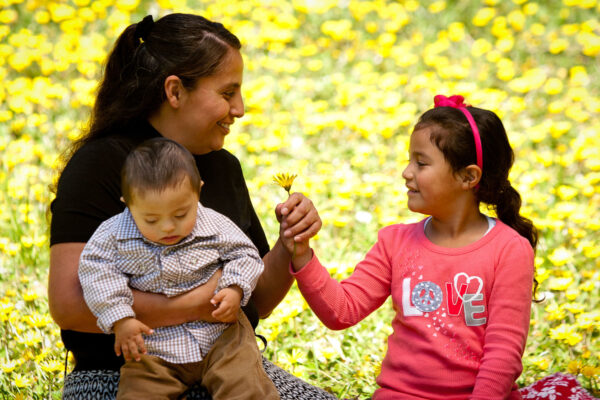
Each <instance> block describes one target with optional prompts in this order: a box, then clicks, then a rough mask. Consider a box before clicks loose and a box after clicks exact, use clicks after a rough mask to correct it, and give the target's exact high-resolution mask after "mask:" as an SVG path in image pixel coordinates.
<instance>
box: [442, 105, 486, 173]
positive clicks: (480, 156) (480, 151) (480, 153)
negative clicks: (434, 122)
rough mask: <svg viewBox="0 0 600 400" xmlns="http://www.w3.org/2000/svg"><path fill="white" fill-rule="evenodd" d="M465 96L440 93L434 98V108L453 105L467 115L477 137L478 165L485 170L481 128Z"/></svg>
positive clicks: (475, 137)
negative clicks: (469, 108) (476, 122)
mask: <svg viewBox="0 0 600 400" xmlns="http://www.w3.org/2000/svg"><path fill="white" fill-rule="evenodd" d="M464 100H465V98H464V97H462V96H460V95H454V96H450V97H446V96H444V95H442V94H438V95H437V96H435V97H434V98H433V103H434V106H433V107H434V108H436V107H452V108H457V109H459V110H460V111H462V113H463V114H464V115H465V117H467V121H469V125H471V130H472V131H473V138H474V139H475V151H476V152H477V166H478V167H479V168H480V169H481V170H482V171H483V149H482V147H481V136H479V129H478V128H477V124H475V120H474V119H473V116H472V115H471V113H470V112H469V110H467V107H469V105H468V104H465V103H464Z"/></svg>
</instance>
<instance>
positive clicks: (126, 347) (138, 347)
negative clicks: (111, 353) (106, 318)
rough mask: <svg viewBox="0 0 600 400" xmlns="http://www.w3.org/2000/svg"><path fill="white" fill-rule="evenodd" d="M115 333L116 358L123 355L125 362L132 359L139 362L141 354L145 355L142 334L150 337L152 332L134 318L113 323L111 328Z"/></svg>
mask: <svg viewBox="0 0 600 400" xmlns="http://www.w3.org/2000/svg"><path fill="white" fill-rule="evenodd" d="M113 330H114V331H115V353H116V354H117V356H120V355H121V352H122V353H123V357H125V360H126V361H130V360H131V359H132V358H133V359H135V361H140V359H141V357H140V355H141V354H146V346H145V345H144V338H143V337H142V333H145V334H146V335H151V334H152V333H153V330H152V329H150V328H149V327H148V326H147V325H146V324H144V323H143V322H141V321H139V320H137V319H135V318H131V317H129V318H123V319H120V320H118V321H117V322H115V324H114V326H113Z"/></svg>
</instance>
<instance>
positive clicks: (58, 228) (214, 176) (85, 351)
mask: <svg viewBox="0 0 600 400" xmlns="http://www.w3.org/2000/svg"><path fill="white" fill-rule="evenodd" d="M125 135H127V136H125ZM158 136H160V133H159V132H158V131H156V130H155V129H154V128H153V127H152V126H151V125H150V124H149V123H148V122H147V121H143V122H139V123H136V124H134V125H133V126H130V127H128V128H127V131H126V133H122V132H119V133H117V134H115V135H112V136H106V137H103V138H100V139H95V140H92V141H90V142H88V143H86V144H85V145H84V146H82V147H81V148H80V149H78V150H77V151H76V152H75V154H74V155H73V157H72V158H71V159H70V160H69V162H68V163H67V165H66V166H65V168H64V170H63V172H62V174H61V176H60V179H59V181H58V187H57V193H56V198H55V199H54V201H52V204H51V206H50V207H51V212H52V221H51V225H50V245H54V244H58V243H69V242H87V241H88V240H89V238H90V237H91V236H92V234H93V233H94V231H95V230H96V228H98V226H99V225H100V223H102V222H103V221H104V220H106V219H108V218H110V217H112V216H113V215H116V214H118V213H120V212H122V211H123V209H124V207H125V206H124V204H123V203H122V202H121V200H120V197H121V168H122V166H123V164H124V162H125V158H126V157H127V154H129V152H130V151H131V150H132V149H133V148H134V147H135V146H137V145H138V144H140V143H141V142H142V141H144V140H146V139H150V138H153V137H158ZM194 158H195V159H196V165H197V166H198V170H199V171H200V176H201V177H202V180H203V181H204V186H203V187H202V191H201V195H200V201H201V202H202V204H203V205H204V206H206V207H209V208H212V209H213V210H216V211H218V212H220V213H222V214H224V215H226V216H227V217H229V218H230V219H231V220H232V221H233V222H235V223H236V224H237V225H238V226H239V227H240V229H241V230H242V231H244V233H246V235H247V236H248V237H249V238H250V239H251V240H252V242H253V243H254V244H255V245H256V247H257V248H258V251H259V253H260V255H261V257H262V256H264V255H265V254H266V253H268V252H269V244H268V242H267V238H266V236H265V233H264V231H263V229H262V226H261V225H260V221H259V220H258V217H257V215H256V212H255V211H254V207H253V206H252V202H251V200H250V195H249V193H248V188H247V186H246V181H245V180H244V176H243V173H242V168H241V165H240V162H239V160H238V159H237V158H236V157H235V156H234V155H232V154H231V153H229V152H228V151H226V150H224V149H223V150H219V151H215V152H211V153H208V154H203V155H199V156H194ZM59 268H60V266H59ZM243 310H244V312H245V313H246V315H247V316H248V319H249V320H250V322H251V323H252V326H253V327H256V325H257V324H258V312H257V310H256V307H255V306H254V304H253V303H252V300H251V301H250V302H249V303H248V305H247V306H246V307H244V308H243ZM61 337H62V340H63V342H64V344H65V347H66V348H67V349H68V350H70V351H71V352H72V353H73V356H74V357H75V361H76V365H75V370H92V369H109V370H119V368H120V367H121V365H122V364H123V362H124V360H123V357H117V356H116V355H115V352H114V339H115V338H114V335H105V334H101V333H83V332H76V331H71V330H61Z"/></svg>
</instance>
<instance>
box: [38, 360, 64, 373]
mask: <svg viewBox="0 0 600 400" xmlns="http://www.w3.org/2000/svg"><path fill="white" fill-rule="evenodd" d="M41 367H42V369H43V370H44V371H46V372H59V371H62V370H63V369H64V365H63V363H62V362H61V361H57V360H49V361H44V362H43V363H42V364H41Z"/></svg>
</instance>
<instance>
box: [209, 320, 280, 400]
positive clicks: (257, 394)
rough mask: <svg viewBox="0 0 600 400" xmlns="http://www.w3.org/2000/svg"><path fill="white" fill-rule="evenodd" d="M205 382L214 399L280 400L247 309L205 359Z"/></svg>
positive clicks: (222, 335)
mask: <svg viewBox="0 0 600 400" xmlns="http://www.w3.org/2000/svg"><path fill="white" fill-rule="evenodd" d="M202 364H203V371H202V373H203V376H202V385H203V386H204V387H206V388H207V389H208V391H209V392H210V393H211V395H212V397H213V400H225V399H227V400H279V393H278V392H277V388H276V387H275V385H274V384H273V381H271V379H269V377H268V376H267V374H266V373H265V370H264V369H263V367H262V357H261V354H260V351H259V350H258V346H257V344H256V339H255V337H254V330H253V329H252V326H251V325H250V322H249V321H248V319H247V318H246V316H245V315H244V313H243V312H241V311H240V313H239V316H238V321H237V322H236V323H233V324H231V326H230V327H228V328H227V329H226V330H225V331H224V332H223V333H222V334H221V336H220V337H219V338H218V339H217V341H216V342H215V344H214V345H213V347H212V348H211V349H210V351H209V352H208V354H207V355H206V357H205V359H204V360H202Z"/></svg>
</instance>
